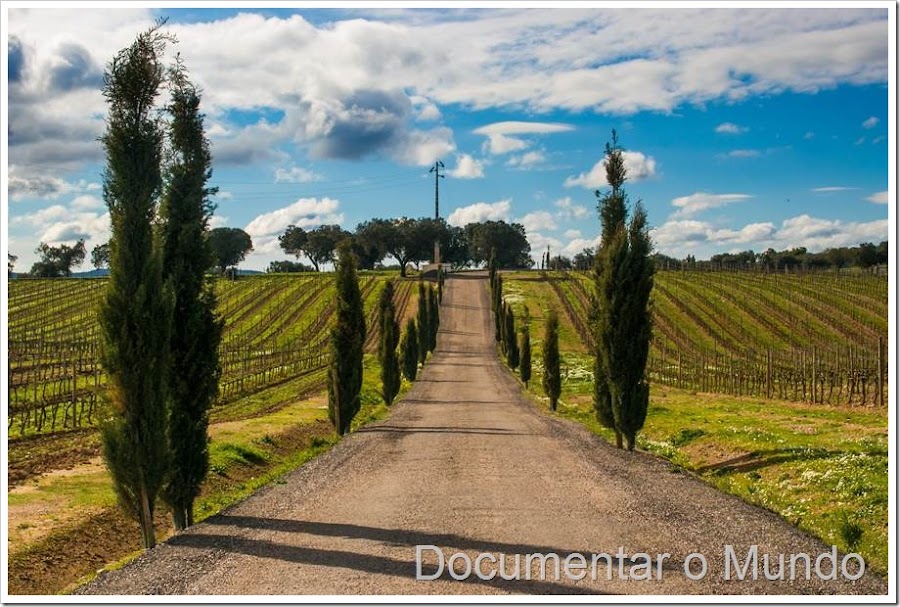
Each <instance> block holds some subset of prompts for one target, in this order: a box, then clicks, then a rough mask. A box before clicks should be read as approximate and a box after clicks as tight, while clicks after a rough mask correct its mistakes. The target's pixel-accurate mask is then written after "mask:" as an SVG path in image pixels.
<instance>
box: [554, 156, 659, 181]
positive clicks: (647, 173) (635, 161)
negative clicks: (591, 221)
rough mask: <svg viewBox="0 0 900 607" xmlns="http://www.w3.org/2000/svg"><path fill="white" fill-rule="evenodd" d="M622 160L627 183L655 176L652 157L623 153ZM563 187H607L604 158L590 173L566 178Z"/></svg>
mask: <svg viewBox="0 0 900 607" xmlns="http://www.w3.org/2000/svg"><path fill="white" fill-rule="evenodd" d="M622 158H623V160H624V161H625V176H626V178H627V179H628V181H640V180H642V179H647V178H649V177H653V176H654V175H656V160H655V159H654V158H653V157H652V156H645V155H644V154H643V153H641V152H632V151H624V152H622ZM563 185H564V186H565V187H567V188H571V187H574V186H577V185H578V186H581V187H583V188H587V189H595V188H599V187H602V186H604V185H608V184H607V183H606V157H604V158H602V159H600V160H599V161H598V162H597V163H596V164H595V165H594V166H593V167H592V168H591V170H590V171H588V172H586V173H581V174H580V175H578V176H577V177H574V176H570V177H567V178H566V181H565V182H564V183H563Z"/></svg>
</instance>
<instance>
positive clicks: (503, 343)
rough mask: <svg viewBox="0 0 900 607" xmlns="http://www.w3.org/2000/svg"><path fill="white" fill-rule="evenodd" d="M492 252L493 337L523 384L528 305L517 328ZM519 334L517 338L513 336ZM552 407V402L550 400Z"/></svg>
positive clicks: (527, 367)
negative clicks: (505, 297) (504, 295)
mask: <svg viewBox="0 0 900 607" xmlns="http://www.w3.org/2000/svg"><path fill="white" fill-rule="evenodd" d="M496 260H497V258H496V251H494V250H491V257H490V260H489V262H488V273H489V279H490V296H491V310H492V311H493V315H494V337H495V339H496V341H497V342H498V343H499V344H500V352H501V354H502V355H503V356H505V357H506V364H507V366H509V368H510V369H512V370H513V371H518V372H519V377H520V378H521V379H522V382H523V383H524V384H525V386H528V382H529V381H530V380H531V328H530V325H531V316H530V314H529V312H528V306H525V309H524V312H523V316H522V326H521V327H520V328H519V329H518V330H517V327H516V317H515V312H514V311H513V309H512V306H510V305H509V304H508V303H506V302H505V301H504V300H503V277H502V276H501V275H500V273H499V271H498V269H497V262H496ZM517 334H520V335H521V339H519V338H517V337H516V336H517ZM553 408H554V409H555V408H556V407H555V401H554V407H553Z"/></svg>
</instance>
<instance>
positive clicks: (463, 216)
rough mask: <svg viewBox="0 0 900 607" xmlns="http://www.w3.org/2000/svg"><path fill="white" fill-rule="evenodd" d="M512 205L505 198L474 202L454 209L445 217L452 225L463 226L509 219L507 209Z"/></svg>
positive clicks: (510, 201)
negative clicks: (489, 201)
mask: <svg viewBox="0 0 900 607" xmlns="http://www.w3.org/2000/svg"><path fill="white" fill-rule="evenodd" d="M511 206H512V200H511V199H509V198H506V199H504V200H498V201H497V202H491V203H488V202H476V203H474V204H470V205H468V206H465V207H459V208H457V209H454V211H453V212H452V213H450V216H449V217H447V223H449V224H450V225H452V226H458V227H463V226H465V225H466V224H469V223H478V222H481V221H488V220H493V221H498V220H503V221H506V220H508V219H509V211H510V208H511Z"/></svg>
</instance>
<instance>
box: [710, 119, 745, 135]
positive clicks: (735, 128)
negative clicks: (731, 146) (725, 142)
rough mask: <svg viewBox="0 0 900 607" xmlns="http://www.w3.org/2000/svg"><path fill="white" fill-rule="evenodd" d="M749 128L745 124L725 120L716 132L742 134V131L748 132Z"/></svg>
mask: <svg viewBox="0 0 900 607" xmlns="http://www.w3.org/2000/svg"><path fill="white" fill-rule="evenodd" d="M748 130H750V129H748V128H747V127H745V126H739V125H737V124H735V123H733V122H723V123H722V124H720V125H719V126H717V127H716V132H717V133H720V134H725V135H740V134H741V133H746V132H747V131H748Z"/></svg>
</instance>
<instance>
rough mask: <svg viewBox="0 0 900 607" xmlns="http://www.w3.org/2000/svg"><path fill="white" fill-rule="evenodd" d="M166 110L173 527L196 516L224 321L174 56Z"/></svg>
mask: <svg viewBox="0 0 900 607" xmlns="http://www.w3.org/2000/svg"><path fill="white" fill-rule="evenodd" d="M170 82H171V86H170V89H171V101H170V104H169V108H168V109H169V114H170V115H171V117H172V123H171V128H170V146H171V150H170V154H171V156H172V158H171V164H170V166H169V169H168V173H169V174H168V179H167V183H166V190H165V193H164V196H163V200H162V205H161V215H162V218H163V222H162V235H163V277H164V279H166V280H168V282H169V284H170V285H171V287H172V288H173V291H174V294H175V315H174V318H173V330H172V339H171V361H170V362H171V367H170V371H169V391H170V396H171V409H170V413H169V425H168V438H169V449H170V451H171V455H172V469H171V473H170V476H169V480H168V482H167V484H166V486H165V487H164V489H163V492H162V498H163V501H165V502H166V504H167V505H168V506H169V508H170V509H171V511H172V518H173V521H174V523H175V529H177V530H179V531H180V530H182V529H184V528H185V527H187V526H189V525H192V524H193V521H194V515H193V504H194V500H195V499H196V497H197V495H199V493H200V484H201V483H202V482H203V479H204V478H206V473H207V470H208V468H209V449H208V442H209V438H208V435H207V428H208V426H209V414H208V410H209V408H210V406H212V403H213V401H214V400H215V398H216V392H217V390H218V382H219V376H220V375H221V368H220V366H219V356H218V347H219V341H220V339H221V336H222V323H221V322H220V321H219V320H218V319H217V318H216V315H215V307H216V296H215V293H214V292H213V289H212V285H211V284H210V283H208V282H207V281H206V279H205V274H206V269H207V268H209V267H210V266H211V265H212V253H211V251H210V249H209V246H208V244H207V241H206V231H207V226H208V222H209V218H210V216H211V215H212V212H213V210H214V205H213V204H212V203H211V201H210V196H211V195H213V194H214V193H215V190H214V189H211V188H207V187H206V183H207V180H208V179H209V178H210V176H211V175H212V157H211V155H210V152H209V142H208V141H207V139H206V137H205V136H204V131H203V115H202V114H200V111H199V108H200V95H199V93H198V92H197V90H196V89H195V88H194V87H193V86H192V85H191V83H190V82H189V81H188V79H187V75H186V73H185V71H184V68H183V66H182V64H181V62H180V61H179V62H178V63H177V64H176V66H175V68H174V69H173V70H172V71H171V77H170Z"/></svg>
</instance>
